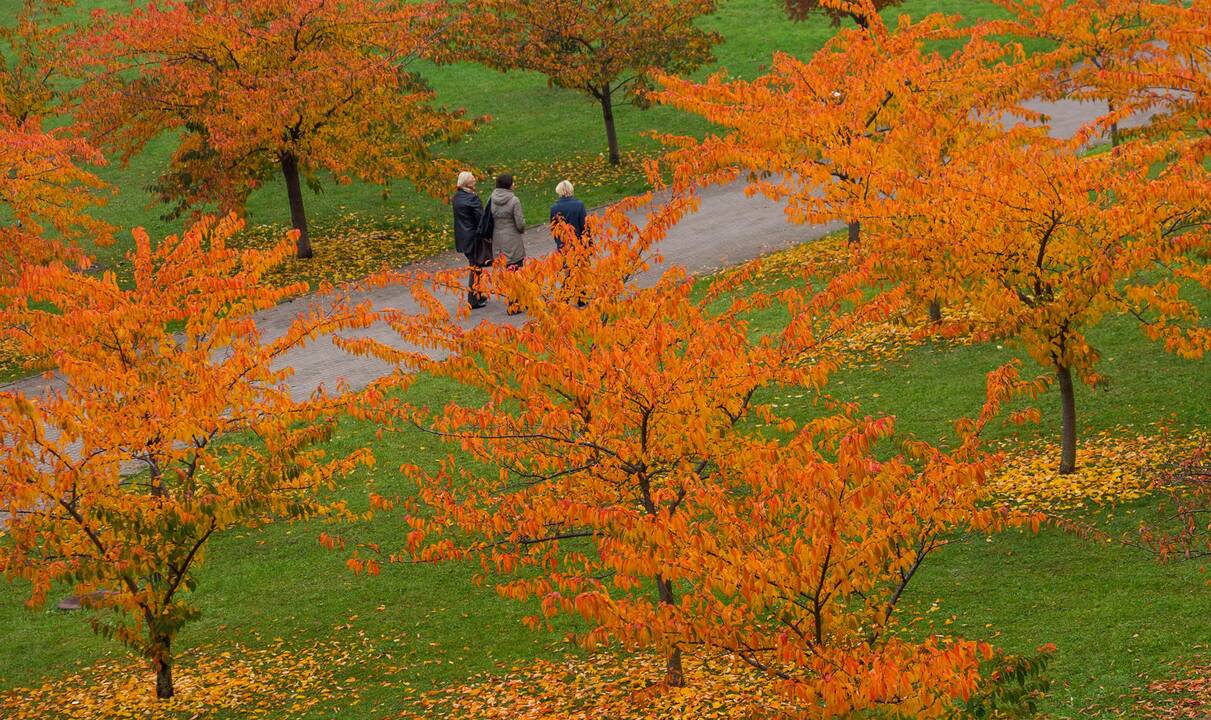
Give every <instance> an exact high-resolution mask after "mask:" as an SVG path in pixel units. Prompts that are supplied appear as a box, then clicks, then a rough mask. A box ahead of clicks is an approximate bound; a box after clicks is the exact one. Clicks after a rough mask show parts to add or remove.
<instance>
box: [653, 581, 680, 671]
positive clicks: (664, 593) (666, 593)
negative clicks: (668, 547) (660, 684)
mask: <svg viewBox="0 0 1211 720" xmlns="http://www.w3.org/2000/svg"><path fill="white" fill-rule="evenodd" d="M656 591H657V592H658V593H659V594H660V602H661V604H662V605H674V604H676V599H675V598H674V597H673V582H672V581H671V580H665V579H664V578H663V577H661V576H659V575H657V576H656ZM664 681H665V683H666V684H667V685H668V686H669V687H685V670H684V669H683V668H682V667H681V648H678V647H674V648H673V650H672V652H670V653H669V657H668V662H667V663H665V671H664Z"/></svg>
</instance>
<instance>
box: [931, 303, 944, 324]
mask: <svg viewBox="0 0 1211 720" xmlns="http://www.w3.org/2000/svg"><path fill="white" fill-rule="evenodd" d="M929 321H930V322H931V323H940V322H942V303H940V302H938V301H937V300H931V301H930V303H929Z"/></svg>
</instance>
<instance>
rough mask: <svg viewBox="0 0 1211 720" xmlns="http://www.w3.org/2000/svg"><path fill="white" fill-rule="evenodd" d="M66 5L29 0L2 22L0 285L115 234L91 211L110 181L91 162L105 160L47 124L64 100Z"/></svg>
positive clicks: (80, 258)
mask: <svg viewBox="0 0 1211 720" xmlns="http://www.w3.org/2000/svg"><path fill="white" fill-rule="evenodd" d="M65 4H66V3H65V2H62V1H56V0H26V1H25V2H24V3H22V5H21V8H20V10H19V11H18V14H17V17H16V18H15V22H14V24H12V25H7V24H6V25H3V26H0V287H4V286H6V285H9V284H10V283H12V282H13V281H15V280H16V278H17V277H18V275H19V273H20V270H21V267H22V266H23V265H26V264H35V265H37V264H42V263H47V262H50V261H52V260H70V261H72V262H74V263H76V264H78V265H86V264H87V263H88V256H87V255H86V253H85V252H84V251H83V250H82V249H81V248H80V247H79V246H78V244H77V243H78V241H80V240H83V239H88V240H91V241H93V242H95V243H97V244H101V245H105V244H108V243H109V242H110V241H111V240H112V229H111V228H110V227H109V226H108V225H106V224H105V223H102V222H100V221H98V220H96V219H95V218H93V217H91V216H90V214H89V210H90V209H91V207H92V206H95V205H99V204H101V202H102V201H103V197H102V195H101V191H102V190H103V189H104V188H105V185H104V184H103V183H102V182H101V180H100V179H98V178H97V177H96V176H95V175H93V174H92V173H91V172H89V171H88V170H87V169H86V168H87V166H88V165H100V164H103V163H104V162H105V161H104V158H103V157H102V156H101V154H100V153H99V152H97V151H96V150H95V149H94V148H92V147H91V146H89V145H88V143H86V142H84V141H82V140H79V139H77V138H74V137H72V136H71V134H70V133H71V128H57V129H54V130H50V131H47V130H46V129H44V127H43V121H44V120H45V119H46V117H47V116H48V115H49V114H52V113H54V112H56V109H57V106H58V102H59V97H58V91H57V88H56V84H55V81H56V79H57V78H58V75H59V72H60V69H61V68H62V63H63V55H62V46H61V42H60V40H61V36H62V34H63V27H62V26H60V25H56V24H55V23H54V19H55V14H56V13H57V11H58V10H59V9H60V8H61V7H62V6H63V5H65Z"/></svg>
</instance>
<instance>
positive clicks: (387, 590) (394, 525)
mask: <svg viewBox="0 0 1211 720" xmlns="http://www.w3.org/2000/svg"><path fill="white" fill-rule="evenodd" d="M778 322H779V320H778V319H777V318H776V317H772V316H771V317H766V318H760V319H759V320H758V321H757V323H756V324H757V326H758V327H757V329H758V330H760V329H763V328H769V327H772V326H774V325H775V324H777V323H778ZM1094 337H1095V340H1096V342H1097V343H1099V344H1100V346H1101V347H1102V348H1104V350H1105V355H1106V357H1107V359H1108V360H1107V363H1108V364H1107V370H1108V374H1109V376H1110V378H1111V380H1112V384H1111V386H1110V388H1109V389H1108V390H1105V391H1097V392H1088V391H1083V392H1081V394H1080V395H1079V396H1078V402H1079V411H1080V413H1081V415H1080V417H1081V431H1082V433H1083V436H1084V437H1087V438H1089V437H1092V436H1093V435H1094V434H1095V433H1098V432H1100V431H1111V432H1115V433H1124V432H1126V433H1128V434H1130V435H1136V434H1141V433H1143V434H1146V433H1149V432H1152V430H1151V429H1150V423H1152V422H1153V421H1155V420H1159V419H1166V418H1172V424H1173V426H1174V427H1175V428H1177V429H1179V431H1180V430H1182V429H1189V428H1203V429H1205V428H1207V427H1208V426H1211V408H1208V407H1207V406H1206V403H1205V402H1202V398H1205V397H1206V396H1207V394H1208V391H1211V387H1209V380H1208V374H1207V366H1206V363H1205V362H1197V363H1191V362H1185V361H1182V360H1179V359H1176V358H1174V357H1172V356H1169V355H1166V354H1164V353H1163V352H1161V351H1160V349H1159V348H1157V347H1156V346H1154V345H1152V344H1150V343H1148V342H1146V341H1145V340H1144V339H1143V338H1142V337H1141V336H1140V335H1139V333H1138V331H1136V330H1135V329H1134V328H1133V327H1131V326H1130V324H1128V323H1126V322H1122V323H1110V324H1108V325H1106V326H1104V327H1102V328H1100V329H1099V330H1097V331H1096V332H1095V335H1094ZM1013 356H1014V353H1013V352H1011V351H1010V350H1008V349H1006V348H1004V347H998V346H997V345H995V344H991V345H946V346H934V345H929V344H926V345H920V346H917V347H915V348H912V349H910V350H908V351H907V352H906V353H905V354H904V355H903V356H902V357H899V358H897V359H882V360H880V361H879V364H878V365H876V366H873V367H861V368H852V369H850V370H847V371H845V372H843V373H841V374H840V375H839V376H838V378H837V380H836V383H835V384H834V386H833V388H832V389H833V391H834V393H835V394H837V395H838V396H839V397H841V398H843V399H853V400H857V401H859V402H861V404H862V405H863V407H864V409H866V410H867V411H868V412H870V413H872V414H894V415H896V416H897V418H898V420H899V423H900V427H901V428H902V429H903V430H904V431H906V432H911V433H914V434H916V435H918V436H920V437H922V438H924V439H930V440H933V439H937V438H941V437H945V436H947V435H948V434H949V427H950V422H951V421H952V420H953V419H955V418H957V417H959V416H961V415H964V414H968V413H971V412H974V411H975V410H976V409H978V407H979V405H980V404H981V400H982V393H983V384H984V374H985V372H986V371H988V370H990V369H991V368H993V367H995V366H997V365H999V364H1001V363H1003V362H1005V361H1008V360H1009V359H1011V358H1012V357H1013ZM1031 367H1032V366H1031V365H1030V364H1029V363H1027V364H1026V366H1025V371H1026V373H1027V374H1030V373H1031V372H1032V370H1031ZM410 392H411V394H412V395H411V399H412V400H413V401H415V402H417V403H419V404H427V405H430V406H435V405H441V404H444V403H446V402H448V401H450V400H462V401H466V400H469V399H470V397H469V396H468V391H466V390H465V389H462V388H460V387H457V386H452V385H450V384H448V383H445V382H442V381H437V380H433V379H428V378H425V379H422V380H421V381H420V382H419V383H418V384H417V385H416V386H415V387H414V388H413V389H412V390H411V391H410ZM775 401H776V402H779V404H780V405H782V407H781V408H780V409H781V410H782V411H784V412H786V413H788V414H790V415H792V416H797V417H800V418H802V417H805V416H806V415H807V414H808V413H809V412H811V409H810V408H809V407H805V406H803V401H802V400H798V399H796V398H795V397H794V396H793V395H792V396H790V397H786V398H784V399H776V400H775ZM1039 405H1040V407H1041V409H1042V411H1043V422H1042V423H1041V424H1040V425H1039V426H1026V427H1021V428H1019V427H1013V426H1006V427H1003V428H1002V427H1000V426H998V428H999V429H998V431H997V433H996V436H995V437H994V439H996V440H1001V441H1004V442H1006V443H1007V444H1008V445H1007V447H1009V448H1013V447H1015V446H1019V445H1020V444H1021V443H1023V442H1030V441H1032V440H1033V439H1034V438H1036V437H1038V436H1047V437H1050V435H1051V434H1052V433H1053V432H1054V428H1056V427H1057V426H1058V403H1057V401H1056V397H1055V396H1054V395H1048V396H1044V397H1043V398H1041V399H1040V401H1039ZM375 432H376V428H375V427H373V426H369V425H367V424H363V423H357V422H346V423H345V424H344V425H343V427H342V428H341V430H340V432H339V434H338V437H337V439H336V441H335V442H336V443H337V445H338V446H339V447H340V448H341V449H351V448H354V447H362V446H372V447H374V448H375V449H376V453H377V456H378V464H377V467H376V468H375V469H374V470H373V471H367V472H366V473H365V474H363V475H362V476H360V477H358V478H355V479H353V480H351V481H350V482H349V483H348V484H347V485H346V487H345V489H344V490H343V491H342V495H344V496H346V497H348V498H349V499H350V502H351V504H352V505H353V507H355V508H365V507H366V495H367V490H366V486H365V484H366V482H369V483H371V484H372V485H373V489H374V490H375V491H377V492H380V493H383V494H387V495H392V494H396V493H407V492H408V487H406V486H405V485H404V483H403V481H402V479H401V476H400V474H399V473H398V472H397V468H398V467H399V465H401V464H402V463H405V462H409V463H416V464H420V465H427V466H432V465H433V464H436V463H437V462H438V461H439V459H440V458H441V457H443V456H444V454H445V452H446V448H445V447H443V446H442V445H441V444H440V443H438V442H437V441H436V440H435V439H434V438H433V436H431V435H426V434H423V433H421V432H420V431H416V430H412V431H408V432H404V433H402V434H399V435H388V436H386V438H385V439H384V440H382V441H378V440H376V438H375ZM1152 512H1153V511H1152V503H1150V502H1149V501H1148V500H1142V501H1134V502H1131V503H1127V504H1124V505H1119V506H1117V507H1114V508H1111V509H1102V510H1098V509H1094V510H1090V511H1086V512H1083V513H1079V514H1078V515H1077V517H1082V518H1085V519H1088V520H1091V521H1095V522H1097V523H1099V524H1101V525H1102V526H1103V527H1105V528H1106V529H1108V530H1110V531H1112V532H1114V533H1120V532H1122V533H1126V532H1129V531H1131V530H1132V528H1133V527H1135V526H1136V525H1137V524H1138V522H1139V520H1140V518H1141V517H1144V516H1148V515H1150V514H1151V513H1152ZM325 530H329V531H331V528H326V527H325V526H323V525H321V524H318V523H303V524H298V525H294V526H288V525H276V526H270V527H267V528H264V529H261V530H256V531H241V532H238V533H229V534H227V535H225V536H223V537H220V538H217V539H216V541H215V543H214V544H213V546H212V547H211V551H210V555H209V557H208V558H207V563H206V566H205V567H204V568H203V570H202V572H201V574H200V585H199V591H198V594H197V600H198V601H199V603H200V605H201V607H202V619H201V620H200V621H199V622H197V623H195V624H193V625H190V626H188V627H187V628H186V629H185V630H184V631H183V633H182V635H181V636H180V640H179V643H178V647H179V648H181V650H182V651H183V655H182V658H181V664H180V667H179V672H178V675H179V677H181V678H182V679H183V680H182V683H183V685H182V687H183V690H182V692H181V695H180V697H179V698H178V699H177V700H174V701H173V703H174V705H173V706H172V707H175V708H178V709H179V710H180V714H179V716H180V717H191V716H192V715H193V714H194V713H197V712H201V711H206V712H210V711H211V710H213V709H214V708H215V707H217V708H218V710H216V711H215V712H214V714H213V715H212V716H213V717H219V718H235V717H245V716H246V714H245V710H246V709H247V707H248V706H250V704H256V703H262V702H268V703H271V706H268V707H266V708H265V711H266V712H267V713H269V716H271V717H300V718H323V717H340V718H367V719H369V718H377V717H382V716H384V715H388V714H393V713H395V712H397V711H399V710H400V709H401V708H405V707H409V708H411V707H414V704H415V703H416V702H417V696H418V695H417V694H418V693H421V692H424V691H427V690H432V689H438V688H451V687H453V688H459V687H461V686H463V685H465V684H467V683H471V684H472V687H475V688H478V690H476V692H490V691H491V689H492V683H491V682H488V683H487V685H484V684H482V681H479V680H476V679H475V676H477V675H479V674H481V673H485V672H493V673H500V672H508V671H509V670H510V669H512V668H515V667H518V668H525V667H527V666H528V665H529V664H530V663H531V662H532V661H534V660H535V659H549V658H556V657H560V656H561V655H563V654H565V653H568V652H575V651H574V650H572V648H571V646H569V645H568V644H567V643H566V642H565V641H564V639H563V638H562V636H561V635H560V633H558V632H557V633H554V634H552V633H533V632H530V631H528V630H526V629H525V628H524V627H523V626H522V624H521V622H520V619H521V617H522V616H523V615H524V614H526V613H527V612H530V611H532V608H527V607H524V606H521V605H518V604H516V603H512V602H508V601H505V600H502V599H500V598H498V597H497V596H496V595H495V593H494V592H493V591H492V589H491V587H490V586H477V585H475V584H474V583H473V582H472V577H473V575H474V568H471V567H468V566H462V565H442V566H433V565H425V564H402V565H386V566H384V568H383V572H382V574H381V575H379V576H377V577H355V576H354V575H353V574H352V573H350V572H349V570H348V569H347V568H346V567H345V560H346V559H347V557H348V555H349V551H332V550H327V549H324V548H322V547H321V546H320V544H319V542H318V536H319V534H320V533H321V532H324V531H325ZM340 533H341V534H342V535H344V536H345V537H346V538H347V539H348V540H349V541H350V542H351V544H352V543H354V542H358V541H365V542H378V543H381V544H382V545H383V547H384V549H385V550H386V551H388V552H389V551H391V550H393V549H395V548H398V547H401V546H402V545H403V544H404V533H405V529H404V527H403V525H402V523H401V522H400V520H399V518H398V517H397V516H396V517H391V516H380V517H378V518H376V519H375V520H374V521H373V522H370V523H367V524H365V525H359V526H355V527H346V528H341V529H340ZM23 592H24V588H22V587H20V586H14V585H4V586H2V587H0V627H3V628H4V630H3V631H2V632H0V649H2V651H0V689H11V690H12V692H11V693H10V694H8V695H7V696H3V698H0V709H3V713H0V714H4V715H5V716H6V717H7V716H10V715H11V716H13V717H31V718H32V717H40V715H39V714H38V713H40V712H43V711H45V710H46V709H47V708H48V707H51V706H53V707H56V708H59V707H64V706H63V705H62V704H61V703H58V702H57V701H54V693H56V692H68V693H72V694H73V697H78V698H80V699H82V701H83V702H85V705H84V706H83V707H84V708H85V709H86V710H87V712H92V713H94V714H93V715H88V714H83V715H69V716H70V717H96V716H97V715H96V713H97V712H102V711H101V710H98V709H97V708H95V707H93V706H91V705H87V703H88V702H95V701H97V698H99V697H100V698H106V697H114V695H115V693H117V692H118V691H119V690H121V692H123V693H125V696H126V697H128V698H130V699H129V700H124V701H123V702H124V703H140V702H142V703H149V702H150V698H151V685H150V675H149V674H147V673H146V672H145V671H144V669H143V667H142V665H141V664H140V663H139V662H138V661H135V660H130V659H127V658H126V656H125V654H124V653H123V651H122V650H121V649H120V648H117V647H116V646H115V645H113V644H110V643H108V642H106V641H103V640H100V639H98V638H96V637H94V636H93V635H92V633H91V632H90V631H89V629H88V627H87V624H86V618H85V617H84V616H83V615H81V614H68V613H60V612H56V611H38V612H32V613H31V612H30V611H28V610H26V609H24V608H23V607H22V606H21V601H22V599H23ZM1209 602H1211V588H1208V586H1207V585H1206V584H1205V576H1204V575H1202V574H1200V572H1199V568H1198V567H1197V566H1196V565H1194V564H1177V565H1170V566H1159V565H1157V564H1155V563H1154V562H1153V561H1152V559H1151V558H1150V557H1148V556H1145V555H1144V554H1142V553H1138V552H1136V551H1133V550H1130V549H1127V548H1124V547H1122V546H1119V545H1117V544H1104V543H1096V542H1093V541H1090V540H1086V539H1081V538H1078V537H1075V536H1073V535H1071V534H1068V533H1064V532H1060V531H1058V530H1054V529H1044V530H1043V531H1042V532H1041V533H1040V534H1039V535H1037V536H1036V535H1032V534H1023V533H1019V532H1009V533H1005V534H1002V535H998V536H994V537H992V538H984V537H982V536H972V537H967V538H962V539H961V541H960V542H957V543H955V544H954V545H952V546H950V547H948V548H946V549H945V550H944V551H943V552H941V553H940V554H938V555H937V556H935V557H934V558H932V560H931V561H930V562H928V563H927V564H926V565H925V567H924V569H923V571H922V575H921V576H920V577H919V578H918V580H917V581H916V582H915V583H914V584H913V585H911V586H910V587H909V594H908V596H907V604H906V605H905V606H904V608H903V611H904V613H905V614H906V615H907V616H908V617H914V616H918V615H919V616H921V617H923V618H925V622H926V623H927V625H925V626H918V627H929V626H931V625H932V626H933V627H936V628H937V629H938V631H939V632H948V633H960V634H964V635H967V636H970V637H974V638H981V639H988V640H991V641H993V642H994V643H996V644H997V645H1000V646H1002V647H1005V648H1007V649H1009V650H1011V651H1019V652H1028V651H1032V650H1033V649H1034V648H1036V647H1038V646H1039V645H1042V644H1044V643H1054V644H1055V645H1056V646H1057V652H1056V655H1055V659H1054V661H1053V664H1052V668H1051V672H1050V674H1051V676H1052V677H1053V678H1054V680H1055V681H1056V685H1055V687H1054V688H1053V690H1052V692H1051V694H1050V695H1049V697H1048V698H1047V699H1046V702H1045V703H1044V709H1046V710H1047V711H1049V712H1052V713H1054V714H1055V715H1056V716H1058V717H1073V718H1076V717H1085V716H1087V715H1089V714H1091V713H1095V712H1102V713H1106V714H1109V713H1110V712H1112V711H1113V710H1116V709H1130V708H1131V707H1133V704H1134V702H1135V700H1134V699H1133V697H1132V695H1133V693H1135V692H1136V689H1137V688H1139V687H1141V686H1143V685H1146V684H1147V682H1148V681H1149V680H1150V679H1159V678H1163V677H1167V674H1168V673H1169V668H1168V667H1167V664H1169V663H1173V662H1178V661H1181V660H1183V659H1185V658H1189V657H1191V656H1192V655H1194V654H1195V653H1196V651H1197V648H1198V646H1199V645H1200V643H1204V642H1205V639H1206V638H1207V637H1209V636H1211V616H1208V614H1207V613H1206V608H1207V607H1208V603H1209ZM98 661H104V662H105V663H111V664H109V665H102V666H101V667H100V668H99V669H96V668H94V669H87V670H85V672H84V674H83V676H82V677H81V678H76V677H73V675H72V674H73V673H75V672H78V671H80V669H81V668H88V666H94V664H95V663H97V662H98ZM191 677H192V678H193V679H192V680H191V679H190V678H191ZM300 677H307V678H311V680H309V681H308V682H309V683H311V684H308V685H305V686H300V685H299V684H298V683H299V678H300ZM253 678H255V681H254V680H253ZM43 682H50V683H52V686H53V687H52V690H51V691H48V693H49V694H46V695H42V694H38V693H33V694H31V690H30V688H31V687H36V686H38V685H40V684H41V683H43ZM260 683H264V687H263V688H262V687H261V685H260ZM203 685H205V686H211V687H221V688H225V689H226V690H227V691H228V692H227V694H226V695H225V696H224V697H225V698H226V699H225V700H215V699H208V698H209V696H207V695H206V694H205V693H203V692H202V690H201V686H203ZM454 692H456V693H457V692H462V691H461V690H455V691H454ZM254 696H255V697H256V698H258V699H256V700H255V701H254V700H252V699H249V700H247V701H246V702H240V701H238V700H239V698H252V697H254ZM139 698H143V699H142V700H139ZM233 698H234V699H233ZM298 698H305V699H306V701H305V702H304V701H302V700H299V699H298ZM273 703H276V705H274V704H273ZM122 707H130V706H129V705H128V704H125V705H122ZM258 707H260V706H259V705H258ZM22 708H24V710H22ZM224 708H226V709H224ZM19 711H20V712H25V711H28V713H30V714H24V715H18V714H17V713H18V712H19ZM100 716H102V717H104V716H105V715H104V714H102V715H100ZM51 717H53V715H51Z"/></svg>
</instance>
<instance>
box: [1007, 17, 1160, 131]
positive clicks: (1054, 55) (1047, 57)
mask: <svg viewBox="0 0 1211 720" xmlns="http://www.w3.org/2000/svg"><path fill="white" fill-rule="evenodd" d="M997 2H998V4H1000V5H1001V6H1002V7H1004V8H1005V9H1006V10H1008V11H1009V12H1010V13H1012V14H1013V16H1014V17H1015V18H1016V22H1014V23H1011V24H1009V25H1008V27H1007V30H1008V32H1010V33H1012V34H1014V35H1016V36H1018V37H1035V38H1042V39H1045V40H1048V41H1050V42H1051V43H1053V44H1054V49H1053V50H1051V51H1049V52H1046V53H1043V54H1041V55H1040V56H1039V57H1038V58H1037V59H1036V62H1037V63H1038V64H1039V65H1040V70H1041V72H1040V73H1039V80H1040V84H1039V87H1038V88H1037V90H1038V93H1039V95H1040V96H1042V97H1044V98H1047V99H1059V98H1073V99H1076V100H1100V101H1103V102H1105V103H1107V105H1108V109H1109V112H1108V114H1107V117H1106V119H1105V120H1104V122H1105V123H1107V124H1108V125H1109V131H1110V142H1111V144H1112V145H1115V146H1117V145H1118V144H1119V140H1120V137H1119V127H1118V120H1119V117H1118V115H1119V113H1120V111H1122V110H1123V109H1124V108H1126V107H1127V105H1128V103H1129V102H1130V99H1131V96H1132V90H1133V87H1134V82H1133V81H1132V77H1133V75H1134V74H1135V66H1136V65H1137V63H1138V61H1139V60H1140V59H1141V58H1142V57H1143V56H1144V54H1145V53H1146V52H1147V50H1148V48H1149V46H1150V44H1151V41H1152V39H1153V36H1154V26H1153V25H1152V23H1150V22H1148V13H1147V12H1146V8H1147V7H1148V6H1149V5H1152V4H1153V3H1152V2H1149V0H1077V1H1076V2H1069V1H1068V0H997ZM1103 127H1105V126H1103Z"/></svg>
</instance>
